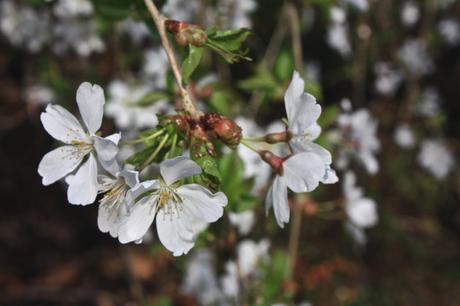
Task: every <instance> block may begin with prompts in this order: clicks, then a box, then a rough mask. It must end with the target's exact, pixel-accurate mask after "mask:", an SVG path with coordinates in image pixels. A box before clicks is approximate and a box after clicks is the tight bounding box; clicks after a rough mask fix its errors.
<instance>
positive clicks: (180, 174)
mask: <svg viewBox="0 0 460 306" xmlns="http://www.w3.org/2000/svg"><path fill="white" fill-rule="evenodd" d="M160 172H161V176H162V177H163V179H164V180H165V182H166V184H167V185H171V184H173V183H175V182H176V181H178V180H179V179H181V178H184V177H188V176H192V175H195V174H200V173H201V168H200V166H198V164H197V163H195V162H194V161H193V160H191V159H189V158H188V157H185V156H178V157H174V158H171V159H168V160H165V161H164V162H162V163H161V164H160Z"/></svg>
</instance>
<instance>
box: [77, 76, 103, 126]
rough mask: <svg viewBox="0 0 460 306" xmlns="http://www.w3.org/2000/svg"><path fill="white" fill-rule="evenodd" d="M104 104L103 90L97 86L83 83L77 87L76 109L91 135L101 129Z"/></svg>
mask: <svg viewBox="0 0 460 306" xmlns="http://www.w3.org/2000/svg"><path fill="white" fill-rule="evenodd" d="M104 103H105V98H104V90H102V88H101V87H100V86H99V85H91V84H90V83H88V82H84V83H82V84H81V85H80V86H79V87H78V89H77V104H78V108H79V109H80V114H81V116H82V118H83V121H84V122H85V125H86V127H87V128H88V131H89V132H90V133H91V134H94V133H96V132H97V131H98V130H99V128H100V127H101V124H102V116H103V114H104V110H103V108H104Z"/></svg>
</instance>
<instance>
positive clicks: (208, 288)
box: [182, 249, 223, 305]
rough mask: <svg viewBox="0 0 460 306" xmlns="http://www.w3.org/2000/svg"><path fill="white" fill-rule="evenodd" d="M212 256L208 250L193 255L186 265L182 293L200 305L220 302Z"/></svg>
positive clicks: (220, 297) (220, 295)
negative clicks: (193, 298) (193, 297)
mask: <svg viewBox="0 0 460 306" xmlns="http://www.w3.org/2000/svg"><path fill="white" fill-rule="evenodd" d="M213 261H214V256H213V254H212V253H211V251H210V250H208V249H201V250H198V251H196V252H195V253H193V255H192V257H191V258H190V259H189V261H188V263H187V268H186V272H185V278H184V281H183V282H182V291H184V292H185V293H187V294H191V295H193V296H195V297H196V298H197V299H198V301H199V303H200V304H201V305H214V304H216V303H218V304H219V305H220V303H219V302H220V301H222V297H223V296H222V292H221V290H220V287H219V282H218V279H217V275H216V272H215V269H214V266H213Z"/></svg>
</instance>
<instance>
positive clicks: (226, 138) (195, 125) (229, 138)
mask: <svg viewBox="0 0 460 306" xmlns="http://www.w3.org/2000/svg"><path fill="white" fill-rule="evenodd" d="M166 120H169V121H173V122H174V123H175V125H176V127H177V129H178V130H179V131H181V132H182V133H184V134H185V135H187V138H188V139H189V142H190V141H191V140H192V139H199V140H200V141H202V142H206V143H210V144H211V141H210V140H212V139H220V140H221V141H222V142H223V143H225V144H226V145H227V146H229V147H230V148H235V147H236V146H237V145H238V144H239V143H240V141H241V128H240V127H239V126H238V125H237V124H236V123H235V122H234V121H233V120H231V119H229V118H227V117H225V116H223V115H221V114H217V113H209V114H205V115H203V116H201V117H200V118H199V119H193V118H192V117H190V116H189V115H188V114H186V113H180V114H177V115H174V116H170V117H168V118H167V119H166ZM208 153H209V154H210V155H213V156H214V155H215V150H214V149H211V148H210V150H208Z"/></svg>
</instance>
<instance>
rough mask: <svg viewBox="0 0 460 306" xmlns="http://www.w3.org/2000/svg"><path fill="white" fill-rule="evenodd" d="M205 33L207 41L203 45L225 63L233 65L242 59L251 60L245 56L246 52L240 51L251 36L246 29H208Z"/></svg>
mask: <svg viewBox="0 0 460 306" xmlns="http://www.w3.org/2000/svg"><path fill="white" fill-rule="evenodd" d="M206 33H207V34H208V40H207V41H206V43H205V45H206V46H207V47H208V48H211V49H212V50H214V51H215V52H217V53H219V55H221V56H222V57H223V58H224V59H225V61H226V62H228V63H230V64H233V63H235V62H238V61H240V60H243V59H244V60H247V61H250V60H251V58H249V57H246V56H245V55H246V53H247V50H246V51H243V50H241V45H242V44H243V42H244V41H245V40H246V38H247V37H248V36H249V34H251V32H250V31H249V30H248V29H244V28H243V29H236V30H226V31H217V30H216V29H215V28H208V29H206Z"/></svg>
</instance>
